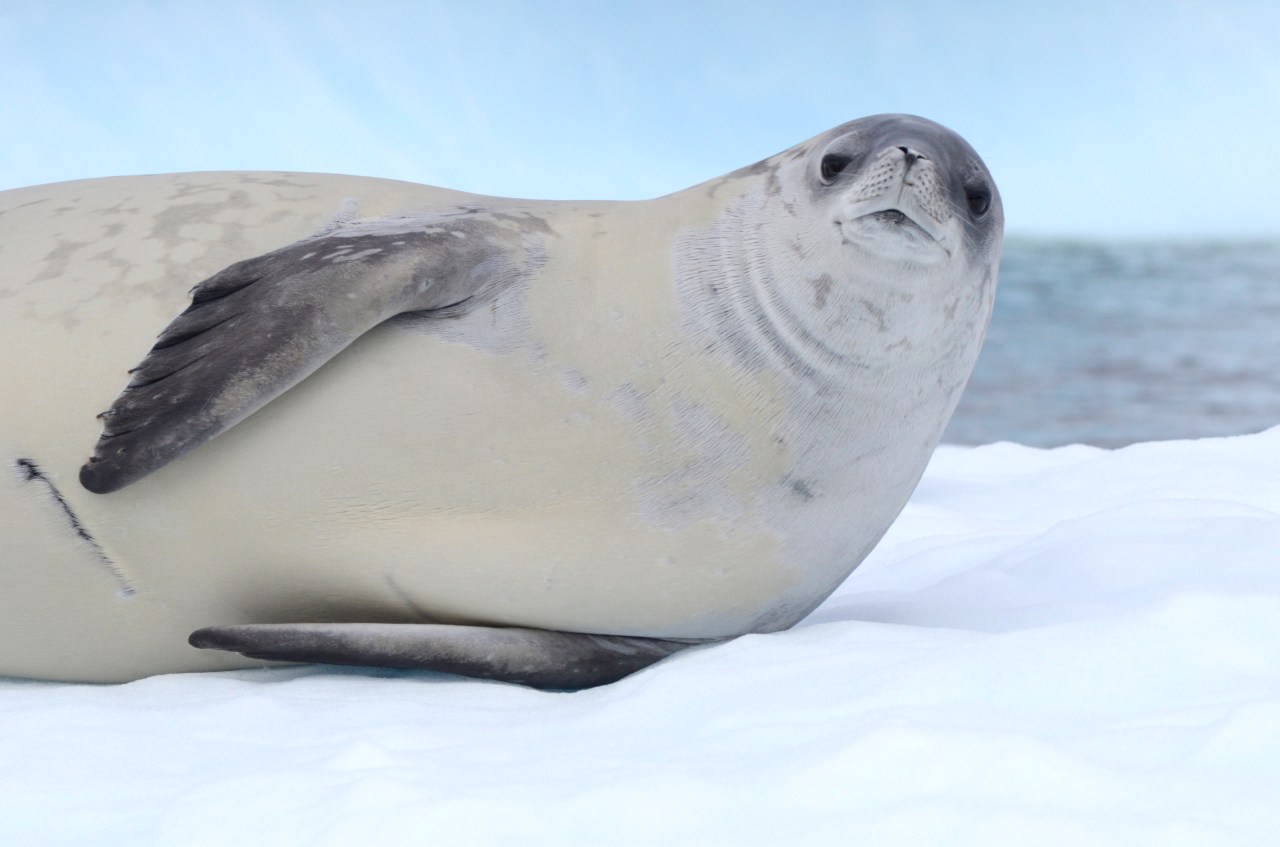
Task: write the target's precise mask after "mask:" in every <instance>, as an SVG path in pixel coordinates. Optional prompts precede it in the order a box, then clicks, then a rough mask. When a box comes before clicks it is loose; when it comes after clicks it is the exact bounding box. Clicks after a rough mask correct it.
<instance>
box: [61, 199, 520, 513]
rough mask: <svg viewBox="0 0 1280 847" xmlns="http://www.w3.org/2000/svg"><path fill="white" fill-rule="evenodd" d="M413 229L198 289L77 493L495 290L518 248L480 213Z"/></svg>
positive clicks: (372, 231) (282, 260) (136, 380)
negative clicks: (365, 342) (396, 331)
mask: <svg viewBox="0 0 1280 847" xmlns="http://www.w3.org/2000/svg"><path fill="white" fill-rule="evenodd" d="M414 225H415V226H418V225H420V227H419V228H416V229H412V230H410V231H405V229H404V224H403V222H402V223H401V224H400V226H399V228H394V231H393V232H391V231H379V229H378V227H377V226H376V225H372V224H362V225H361V226H360V227H358V228H353V229H352V230H351V231H348V232H346V233H343V232H337V233H332V234H328V235H325V236H323V237H320V238H312V239H307V240H304V241H299V242H296V243H294V244H291V245H289V246H287V247H283V248H281V249H279V250H276V251H274V252H271V253H267V254H265V255H262V256H257V257H254V258H252V259H246V260H245V261H242V262H238V263H236V264H234V265H231V266H230V267H228V268H226V269H224V270H222V271H220V272H218V273H216V274H214V275H213V276H212V277H210V278H209V279H207V280H205V281H204V282H202V283H200V284H199V285H197V286H196V287H195V288H193V289H192V290H191V305H190V306H189V307H188V308H187V309H186V311H184V312H183V313H182V314H180V315H178V317H177V318H175V319H174V320H173V322H172V323H170V324H169V326H168V327H166V328H165V329H164V331H163V332H162V333H161V334H160V336H159V338H157V340H156V343H155V346H154V347H152V349H151V351H150V352H149V353H148V354H147V356H146V357H145V358H144V359H143V360H142V362H141V364H139V365H138V366H137V367H135V368H133V369H132V370H131V371H130V374H131V379H130V380H129V384H128V385H127V386H126V387H125V389H124V391H123V392H122V393H121V394H120V396H119V397H117V398H116V400H115V402H114V403H113V404H112V405H111V408H110V409H108V410H107V411H106V412H104V413H103V414H102V415H101V416H100V417H101V418H102V420H103V421H104V426H103V431H102V435H101V437H100V438H99V440H98V444H97V447H96V448H95V450H94V454H93V456H92V457H91V458H90V459H89V462H88V463H87V464H85V465H84V466H83V467H82V468H81V470H80V482H81V484H82V485H83V486H84V487H85V488H87V489H88V490H90V491H93V492H95V493H98V494H105V493H108V492H111V491H116V490H118V489H120V488H123V487H125V486H126V485H129V484H130V483H132V482H135V481H136V480H138V479H141V478H142V477H144V476H146V475H147V474H149V473H151V472H152V471H155V470H158V469H159V468H161V467H163V466H164V465H166V464H168V463H169V462H170V461H172V460H173V459H175V458H177V457H178V456H180V455H182V454H183V453H185V452H187V451H188V450H191V449H193V448H195V447H197V446H199V445H200V444H202V443H204V442H205V441H208V440H209V439H211V438H214V437H216V436H217V435H219V434H221V433H222V432H224V431H226V430H227V429H229V428H231V427H232V426H234V425H235V424H237V423H238V422H240V421H241V420H243V419H244V418H246V417H248V416H249V415H251V414H253V412H255V411H257V410H258V409H259V408H261V407H262V406H264V405H266V404H267V403H269V402H270V401H271V400H272V399H274V398H275V397H277V396H279V395H280V394H282V393H284V392H285V391H287V390H288V389H289V388H291V387H293V386H294V385H296V384H297V383H299V382H301V381H302V380H303V379H305V378H306V377H307V376H308V375H310V374H311V373H312V372H314V371H315V370H317V369H318V368H319V367H320V366H321V365H323V364H324V363H325V362H327V361H328V360H329V359H331V358H333V357H334V356H335V355H337V354H338V353H339V352H341V351H342V350H343V349H344V348H345V347H347V345H349V344H350V343H351V342H353V341H355V340H356V339H357V338H359V337H360V336H361V335H363V334H364V333H365V332H367V331H369V330H370V329H372V328H373V327H375V326H377V325H378V324H380V323H382V322H383V321H385V320H387V319H388V318H391V317H393V316H395V315H397V314H400V313H402V312H410V311H412V312H419V313H421V312H426V313H427V314H430V313H431V312H432V311H433V310H437V309H443V308H447V307H453V306H456V305H457V304H459V303H462V302H464V301H468V300H473V299H474V298H476V296H477V295H478V294H480V293H483V292H485V291H486V290H490V289H493V288H495V287H497V286H499V285H501V284H502V282H503V281H504V280H505V279H506V278H507V277H506V276H504V273H503V271H504V269H509V268H510V266H511V265H512V263H513V256H514V252H515V250H517V249H518V247H519V245H520V244H521V240H520V239H521V235H520V233H519V232H518V231H517V230H516V229H515V228H513V227H510V226H504V225H502V224H501V223H498V222H495V221H493V220H491V219H489V218H487V217H485V216H484V215H483V214H482V213H475V214H470V215H466V214H464V215H457V214H454V215H432V216H426V217H424V218H422V219H421V220H420V221H419V220H415V221H414ZM460 236H461V237H460ZM479 269H486V270H487V271H488V272H481V271H480V270H479ZM452 311H456V310H452Z"/></svg>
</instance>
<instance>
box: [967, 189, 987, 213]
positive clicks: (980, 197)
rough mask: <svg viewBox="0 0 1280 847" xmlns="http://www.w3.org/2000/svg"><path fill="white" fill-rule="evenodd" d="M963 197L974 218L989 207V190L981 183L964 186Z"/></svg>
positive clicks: (985, 211)
mask: <svg viewBox="0 0 1280 847" xmlns="http://www.w3.org/2000/svg"><path fill="white" fill-rule="evenodd" d="M964 199H965V200H966V201H967V202H968V203H969V211H970V212H972V213H973V216H974V217H975V218H980V217H982V216H983V215H985V214H986V213H987V209H990V208H991V192H990V191H988V190H987V189H986V188H985V187H983V186H981V185H970V186H966V187H965V189H964Z"/></svg>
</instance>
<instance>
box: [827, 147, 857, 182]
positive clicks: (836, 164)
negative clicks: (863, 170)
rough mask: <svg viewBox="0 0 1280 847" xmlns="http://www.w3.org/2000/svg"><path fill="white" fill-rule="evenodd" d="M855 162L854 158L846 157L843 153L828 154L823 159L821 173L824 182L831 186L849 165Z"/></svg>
mask: <svg viewBox="0 0 1280 847" xmlns="http://www.w3.org/2000/svg"><path fill="white" fill-rule="evenodd" d="M852 161H853V157H852V156H846V155H844V154H842V153H828V154H827V155H825V156H823V157H822V164H821V166H820V167H821V171H822V181H823V182H824V183H825V184H827V185H830V184H831V181H832V180H834V179H835V178H836V177H838V176H839V175H840V173H841V172H842V171H844V169H845V168H847V167H849V163H850V162H852Z"/></svg>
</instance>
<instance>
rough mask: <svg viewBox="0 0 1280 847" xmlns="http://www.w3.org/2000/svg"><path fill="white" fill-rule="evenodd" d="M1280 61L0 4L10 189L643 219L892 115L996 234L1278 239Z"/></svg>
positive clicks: (312, 9) (4, 182)
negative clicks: (339, 183) (976, 159)
mask: <svg viewBox="0 0 1280 847" xmlns="http://www.w3.org/2000/svg"><path fill="white" fill-rule="evenodd" d="M1068 7H1069V8H1068ZM1278 44H1280V3H1276V2H1274V0H1253V1H1252V2H1251V0H1219V1H1218V2H1178V0H1167V2H1147V0H1134V2H1127V3H1123V4H1121V3H1110V2H1108V3H1092V2H1077V3H1072V4H1063V3H1054V4H1052V5H1050V4H1047V3H1045V4H1039V3H1032V2H1019V3H994V2H993V3H981V2H974V3H956V2H950V1H949V0H948V1H947V2H936V1H935V0H913V1H912V2H909V3H908V2H902V3H885V2H875V3H871V2H866V3H863V2H843V3H841V2H804V0H789V2H785V3H765V2H757V3H752V2H749V0H737V2H718V0H702V2H696V3H691V2H687V0H681V2H666V0H648V2H643V3H641V2H636V3H629V2H611V3H602V2H570V1H569V0H540V2H533V0H529V2H523V3H521V2H498V1H497V0H470V2H467V3H437V2H400V1H399V0H365V1H364V2H362V3H360V4H354V3H351V2H321V1H319V0H317V1H316V2H294V0H275V2H256V3H246V2H228V1H227V0H224V2H216V3H215V2H204V3H197V2H146V3H129V2H107V1H106V0H104V2H101V3H92V4H91V3H88V2H67V1H66V0H63V2H58V0H51V2H43V3H18V2H10V1H9V0H0V71H2V74H0V79H2V80H3V83H2V84H3V89H0V189H4V188H15V187H19V186H24V185H33V184H39V183H45V182H55V181H60V180H68V179H79V178H86V177H98V176H111V175H119V174H134V173H161V172H170V171H195V170H246V169H247V170H290V171H324V172H337V173H354V174H361V175H365V176H378V177H386V178H392V179H403V180H409V181H413V182H421V183H428V184H432V185H443V186H446V187H449V188H455V189H461V190H466V191H472V192H477V193H481V194H494V195H502V196H513V197H535V198H547V199H573V198H584V199H619V200H623V199H644V198H647V197H654V196H659V195H662V194H666V193H669V192H671V191H676V190H679V189H682V188H685V187H687V186H689V185H693V184H695V183H698V182H702V181H704V180H707V179H710V178H713V177H715V176H719V175H720V174H723V173H726V172H728V171H730V170H733V169H735V168H737V167H741V166H743V165H746V164H749V163H751V162H754V161H757V160H759V159H762V158H764V157H766V156H769V155H772V154H773V153H776V152H778V151H780V150H783V149H785V148H787V147H790V146H792V145H793V144H796V143H799V142H800V141H803V140H805V139H807V138H809V137H811V136H814V135H816V134H818V133H820V132H822V131H824V130H826V129H829V128H831V127H833V126H836V125H838V124H840V123H843V122H845V121H847V120H851V119H854V118H857V117H861V116H863V115H869V114H876V113H880V112H908V113H915V114H920V115H924V116H926V117H929V118H932V119H933V120H936V121H938V122H940V123H943V124H945V125H947V126H949V127H951V128H952V129H955V130H956V131H958V132H959V133H960V134H961V135H963V136H965V137H966V138H967V139H968V140H969V142H970V143H971V144H972V145H973V146H974V147H975V148H976V149H977V150H978V152H979V153H980V154H981V155H982V156H983V158H984V159H985V160H986V162H987V165H988V166H989V168H990V169H991V171H992V173H993V174H994V175H995V178H996V182H997V184H998V185H999V186H1000V189H1001V193H1002V195H1003V197H1004V202H1005V214H1006V220H1007V227H1008V231H1009V233H1011V234H1020V235H1051V236H1081V237H1105V238H1146V237H1170V236H1172V237H1196V236H1208V237H1214V238H1258V237H1263V238H1274V237H1280V203H1278V202H1277V201H1276V196H1275V195H1276V193H1277V191H1280V156H1277V151H1278V150H1280V47H1277V46H1276V45H1278Z"/></svg>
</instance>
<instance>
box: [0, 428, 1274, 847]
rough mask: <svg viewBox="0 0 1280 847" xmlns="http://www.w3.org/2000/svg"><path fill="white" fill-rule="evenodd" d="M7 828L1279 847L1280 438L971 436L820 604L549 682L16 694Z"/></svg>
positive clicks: (8, 839) (381, 678)
mask: <svg viewBox="0 0 1280 847" xmlns="http://www.w3.org/2000/svg"><path fill="white" fill-rule="evenodd" d="M0 762H2V763H3V764H2V768H3V769H2V770H0V773H3V774H4V776H3V781H2V784H0V843H2V844H15V845H16V844H22V845H35V844H164V845H168V844H173V845H203V844H209V845H228V844H239V845H254V844H271V845H293V844H321V845H331V844H332V845H345V844H360V845H369V844H404V843H423V844H426V843H431V844H467V845H476V844H504V845H506V844H515V845H524V844H592V845H600V844H604V845H609V847H618V845H630V844H697V845H716V844H732V845H746V844H768V845H776V844H780V843H786V844H822V845H827V844H876V845H899V844H920V845H944V844H945V845H970V844H972V845H983V846H984V847H989V845H1001V844H1008V845H1031V844H1034V845H1057V844H1062V845H1072V847H1076V845H1081V844H1088V845H1091V846H1092V845H1124V847H1131V845H1137V844H1160V845H1175V844H1176V845H1201V844H1204V845H1219V844H1221V845H1233V847H1237V846H1238V845H1253V844H1258V845H1262V844H1274V843H1280V803H1278V802H1277V798H1280V428H1277V429H1273V430H1270V431H1268V432H1264V433H1261V434H1257V435H1250V436H1240V437H1235V438H1222V439H1206V440H1199V441H1181V442H1158V443H1144V444H1137V445H1134V446H1132V447H1128V448H1125V449H1122V450H1116V451H1105V450H1100V449H1096V448H1090V447H1066V448H1059V449H1056V450H1038V449H1032V448H1028V447H1021V446H1017V445H1013V444H994V445H989V446H985V447H977V448H960V447H944V448H942V449H940V450H939V451H938V453H937V454H936V455H935V457H934V459H933V462H932V464H931V465H930V467H929V470H928V472H927V473H926V475H925V477H924V480H923V482H922V483H921V485H920V487H919V489H918V490H917V492H916V495H915V497H914V498H913V499H912V501H911V504H910V505H909V506H908V507H907V509H906V511H905V512H904V513H903V515H902V517H901V519H900V520H899V521H898V522H897V524H895V526H894V527H893V529H892V530H891V531H890V533H889V535H888V536H887V537H886V538H885V540H884V541H883V543H882V544H881V545H880V547H879V548H878V549H877V550H876V551H875V553H873V554H872V556H871V558H870V559H868V560H867V562H866V563H865V564H864V565H863V566H862V568H860V569H859V570H858V571H857V572H856V573H855V574H854V576H853V577H851V578H850V579H849V580H848V581H847V583H846V584H845V585H844V586H842V587H841V589H840V590H839V591H838V592H837V593H836V594H835V595H834V596H833V597H832V598H831V599H830V600H829V601H828V602H827V603H825V604H824V605H823V606H822V607H821V608H820V609H819V610H818V611H817V612H815V613H814V614H813V615H812V616H811V618H810V619H809V620H807V621H806V622H805V623H804V624H802V625H801V626H799V627H797V628H796V629H794V630H792V631H790V632H786V633H780V634H775V635H767V636H749V637H746V638H741V639H739V640H737V641H735V642H732V643H729V644H726V645H722V646H717V647H711V648H702V649H696V650H690V651H687V652H685V653H682V654H678V655H676V656H674V657H672V658H671V659H669V660H667V661H665V662H663V663H661V664H659V665H657V666H655V667H653V668H651V669H649V670H647V671H644V672H642V673H640V674H637V675H636V676H634V677H631V678H629V679H627V680H624V681H622V682H620V683H617V684H615V685H612V686H608V687H605V688H602V689H595V690H591V691H585V692H580V693H546V692H537V691H532V690H529V689H524V688H519V687H516V686H511V685H503V684H498V683H486V682H476V681H467V680H460V679H458V678H454V677H447V676H442V675H433V674H425V673H408V672H378V671H369V672H364V671H355V670H333V669H319V668H314V667H299V668H292V669H278V670H263V671H242V672H235V673H221V674H193V675H183V676H166V677H156V678H152V679H147V680H143V681H141V682H136V683H133V684H129V685H120V686H86V685H62V684H52V683H37V682H29V681H21V680H4V681H0Z"/></svg>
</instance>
